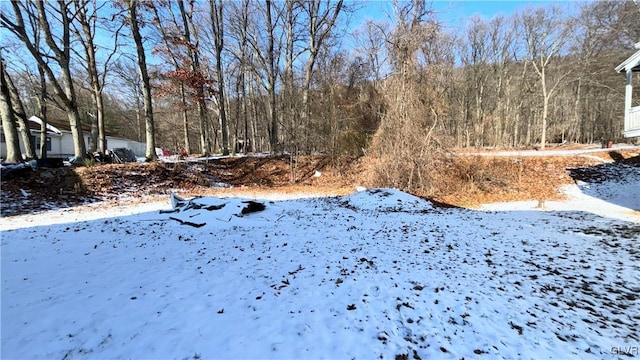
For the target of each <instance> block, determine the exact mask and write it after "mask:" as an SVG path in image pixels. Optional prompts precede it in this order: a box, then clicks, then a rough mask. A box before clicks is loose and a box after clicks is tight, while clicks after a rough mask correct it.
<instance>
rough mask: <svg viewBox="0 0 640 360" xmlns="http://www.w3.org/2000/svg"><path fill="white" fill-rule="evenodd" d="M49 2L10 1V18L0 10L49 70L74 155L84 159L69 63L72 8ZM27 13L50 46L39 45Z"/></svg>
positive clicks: (2, 18) (5, 23)
mask: <svg viewBox="0 0 640 360" xmlns="http://www.w3.org/2000/svg"><path fill="white" fill-rule="evenodd" d="M48 4H50V3H47V4H45V3H44V2H42V1H35V0H30V1H24V2H11V5H12V8H13V15H14V17H13V18H9V17H8V15H7V14H6V13H3V14H0V24H1V25H2V26H3V27H5V28H7V29H9V31H11V33H13V34H14V35H15V36H17V37H18V39H20V41H22V43H23V44H24V45H25V46H26V47H27V49H28V50H29V52H30V53H31V55H32V56H33V58H34V59H35V61H36V62H37V63H38V65H39V66H41V67H42V69H44V71H45V73H46V74H47V77H48V78H49V82H50V84H51V85H52V86H53V89H54V91H55V93H56V95H57V96H58V98H59V99H60V101H61V102H62V103H63V105H64V108H65V111H66V113H67V117H68V119H69V125H70V127H71V133H72V136H73V145H74V155H75V157H76V159H77V160H81V159H83V158H84V156H85V153H86V150H85V143H84V137H83V134H82V127H81V122H80V116H79V113H78V105H77V97H76V90H75V87H74V81H73V76H72V75H71V67H70V63H71V38H70V26H71V21H72V14H71V9H70V5H69V3H66V2H64V1H59V2H57V5H58V6H57V7H54V6H53V5H49V6H47V5H48ZM34 5H35V6H34ZM34 8H35V10H34ZM49 13H54V14H56V17H57V19H56V20H57V25H56V26H55V27H52V26H51V24H50V22H49V16H48V14H49ZM25 16H27V17H28V18H29V19H37V22H38V24H39V26H40V29H41V31H42V36H43V38H44V40H45V43H46V45H47V49H43V47H42V46H40V47H37V46H36V44H35V42H34V39H33V37H32V36H30V34H29V33H28V30H27V26H26V25H25V21H24V17H25ZM53 29H55V30H59V33H58V34H55V35H54V32H53V31H54V30H53ZM51 54H52V55H51ZM45 59H52V60H54V61H55V62H56V64H57V66H58V67H59V70H60V75H57V74H55V73H54V71H53V69H52V68H51V66H50V65H49V63H48V62H47V61H46V60H45Z"/></svg>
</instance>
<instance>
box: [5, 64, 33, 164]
mask: <svg viewBox="0 0 640 360" xmlns="http://www.w3.org/2000/svg"><path fill="white" fill-rule="evenodd" d="M0 61H2V60H0ZM4 76H5V81H6V83H7V86H8V90H9V94H10V96H11V107H12V108H13V113H14V116H15V119H16V124H17V126H18V128H19V130H18V131H19V133H20V136H21V137H22V143H23V144H24V153H25V155H26V157H27V159H35V158H36V154H35V147H34V146H33V142H32V141H31V130H30V129H29V121H28V119H27V114H26V112H25V111H24V106H23V104H22V99H20V94H19V93H18V89H17V88H16V86H15V85H14V84H13V80H11V77H10V76H9V74H8V73H6V72H5V74H4Z"/></svg>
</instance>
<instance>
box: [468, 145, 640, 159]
mask: <svg viewBox="0 0 640 360" xmlns="http://www.w3.org/2000/svg"><path fill="white" fill-rule="evenodd" d="M637 149H640V146H637V145H630V144H614V145H613V146H612V147H610V148H602V147H596V148H593V149H562V150H558V149H555V150H522V151H498V152H496V151H491V152H468V153H462V155H467V156H488V157H513V156H522V157H529V156H568V155H579V156H584V157H589V156H588V155H582V154H587V153H599V152H610V151H616V150H637ZM592 158H593V157H592ZM595 158H597V157H595ZM597 160H598V161H602V159H600V158H597Z"/></svg>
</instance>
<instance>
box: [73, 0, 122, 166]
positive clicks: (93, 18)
mask: <svg viewBox="0 0 640 360" xmlns="http://www.w3.org/2000/svg"><path fill="white" fill-rule="evenodd" d="M73 4H74V6H75V9H74V13H75V14H76V19H77V26H76V24H75V23H73V29H74V32H75V34H76V37H77V38H78V40H79V41H80V43H81V44H82V48H83V49H84V55H85V58H84V61H83V63H84V64H85V65H84V67H85V70H86V71H87V74H88V75H89V87H90V89H91V94H92V96H93V103H94V107H95V114H92V119H93V121H92V127H91V136H90V141H89V151H91V152H93V151H98V152H99V153H100V154H104V153H105V150H106V146H107V144H106V142H107V140H106V133H105V124H104V117H105V109H104V99H103V95H102V94H103V91H104V83H105V77H106V74H107V68H108V65H109V62H110V60H111V58H112V57H113V56H114V55H115V54H116V51H117V49H118V36H119V34H120V29H121V28H122V26H123V25H124V24H120V25H119V27H118V28H116V30H115V31H114V32H113V35H114V46H113V49H111V52H110V53H109V54H108V55H107V57H106V59H105V60H104V63H103V66H102V69H101V70H102V71H99V69H98V60H97V58H96V54H97V51H98V49H99V47H98V45H97V44H96V41H95V37H96V27H97V22H98V19H99V14H98V13H99V12H100V11H101V9H102V8H103V7H104V6H106V5H107V3H98V2H97V1H96V0H73ZM78 26H79V27H80V28H78ZM96 140H97V142H96Z"/></svg>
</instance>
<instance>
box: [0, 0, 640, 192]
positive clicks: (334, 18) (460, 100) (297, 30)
mask: <svg viewBox="0 0 640 360" xmlns="http://www.w3.org/2000/svg"><path fill="white" fill-rule="evenodd" d="M390 4H391V8H392V9H393V12H392V14H391V15H390V18H389V19H387V20H384V21H377V22H374V21H366V22H364V23H362V24H360V25H358V24H354V21H356V19H358V21H361V19H360V18H359V17H358V16H359V15H358V14H360V11H361V9H360V8H362V7H366V6H368V3H367V2H362V3H356V2H343V1H329V0H312V1H299V0H285V1H270V0H265V1H256V0H239V1H222V0H210V1H189V0H160V1H138V0H127V1H114V2H101V1H95V0H64V1H60V2H52V1H49V2H39V1H37V0H28V1H27V0H25V1H18V2H3V3H2V4H0V7H1V10H2V11H1V15H0V26H1V28H0V31H1V38H2V47H1V51H0V56H1V57H2V61H3V62H4V63H5V65H6V66H3V67H2V69H3V76H4V77H6V78H7V79H12V82H13V83H14V84H15V85H16V86H15V88H16V91H15V93H14V94H10V91H9V90H10V89H7V91H6V94H7V96H6V98H7V103H8V104H9V108H11V109H13V110H14V111H13V113H14V115H16V116H14V117H15V118H17V119H20V118H21V117H24V116H26V117H30V116H31V115H39V116H40V117H42V118H44V119H45V120H46V119H47V118H51V119H61V118H64V119H67V121H69V123H70V124H71V128H72V130H73V131H74V135H75V136H77V137H78V138H79V139H81V138H82V137H81V134H82V127H81V126H80V125H81V124H91V125H92V131H91V134H92V141H90V143H89V144H83V142H82V141H77V144H76V156H79V157H81V156H83V154H84V153H85V150H86V151H91V152H93V151H98V152H103V151H104V148H103V146H104V138H103V137H104V134H105V130H106V129H108V131H109V132H111V133H118V134H120V135H122V136H126V137H129V138H133V139H135V140H139V141H147V142H148V143H149V142H150V141H152V140H153V141H155V144H156V145H157V146H160V147H163V148H167V149H171V150H173V151H181V150H182V149H185V150H186V151H187V152H189V153H201V154H209V153H218V152H272V153H279V152H282V151H285V152H289V153H293V154H297V153H318V152H319V153H328V154H334V155H339V154H350V155H361V154H363V153H368V154H374V155H376V156H377V157H378V158H379V159H380V161H381V162H380V164H379V166H380V167H382V168H385V169H386V170H385V171H388V167H389V166H390V165H392V163H391V162H388V161H385V160H384V157H385V156H387V155H388V156H391V157H397V156H403V157H411V158H413V159H414V163H415V164H414V165H412V166H417V167H419V166H424V165H426V164H427V163H428V158H430V157H431V155H430V154H432V152H433V150H434V149H444V148H449V147H488V146H490V147H534V146H540V147H544V146H545V144H547V143H560V142H581V143H591V142H600V141H603V140H618V139H620V138H621V131H622V123H623V103H624V100H623V99H624V78H623V77H622V76H621V75H619V74H616V73H615V72H614V70H613V69H614V67H615V66H616V65H618V64H619V63H620V62H621V61H622V60H624V59H625V58H626V57H628V56H629V55H630V54H632V53H633V51H634V50H633V44H634V43H635V42H637V41H639V40H640V22H639V21H638V18H640V7H639V6H638V5H637V4H636V3H634V2H633V1H598V2H588V3H581V2H570V3H566V4H562V5H548V4H544V5H539V6H530V7H526V8H522V9H521V10H520V11H518V12H516V13H515V14H513V15H510V16H504V15H498V16H496V17H494V18H492V19H485V18H482V17H479V16H474V17H471V18H470V19H468V20H466V21H465V22H460V23H458V24H456V25H454V26H451V25H446V26H445V23H444V22H443V20H442V18H443V14H441V13H437V12H435V11H434V10H433V9H432V7H431V4H430V3H427V2H424V1H418V0H413V1H407V2H399V1H398V2H392V3H390ZM136 32H138V33H139V34H140V38H139V40H140V41H139V42H137V41H134V40H136V39H137V37H136V36H135V33H136ZM140 74H144V76H142V77H141V75H140ZM147 78H148V79H147ZM146 80H148V82H147V83H148V85H145V84H146V82H145V81H146ZM3 86H4V82H3ZM4 94H5V91H4V89H3V96H4ZM146 94H150V96H151V103H150V104H148V106H145V95H146ZM634 104H637V101H634ZM21 107H22V108H23V109H24V111H20V110H19V109H20V108H21ZM3 108H4V107H3ZM14 117H11V118H14ZM11 118H10V117H9V115H8V114H7V113H6V111H5V113H3V114H2V119H3V122H4V123H6V122H9V123H11V124H14V121H9V120H8V119H11ZM15 121H17V120H15ZM85 146H86V149H85ZM152 149H153V148H151V150H150V149H149V147H148V149H147V154H146V155H147V158H148V159H150V160H151V159H153V157H154V156H155V155H154V154H151V153H150V151H151V152H152ZM35 155H36V156H42V155H43V154H41V153H39V154H35ZM407 172H408V173H412V171H411V170H410V169H409V170H407ZM417 175H419V174H417ZM417 175H416V174H411V175H410V177H412V176H417ZM408 176H409V175H408ZM408 181H409V180H408Z"/></svg>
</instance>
